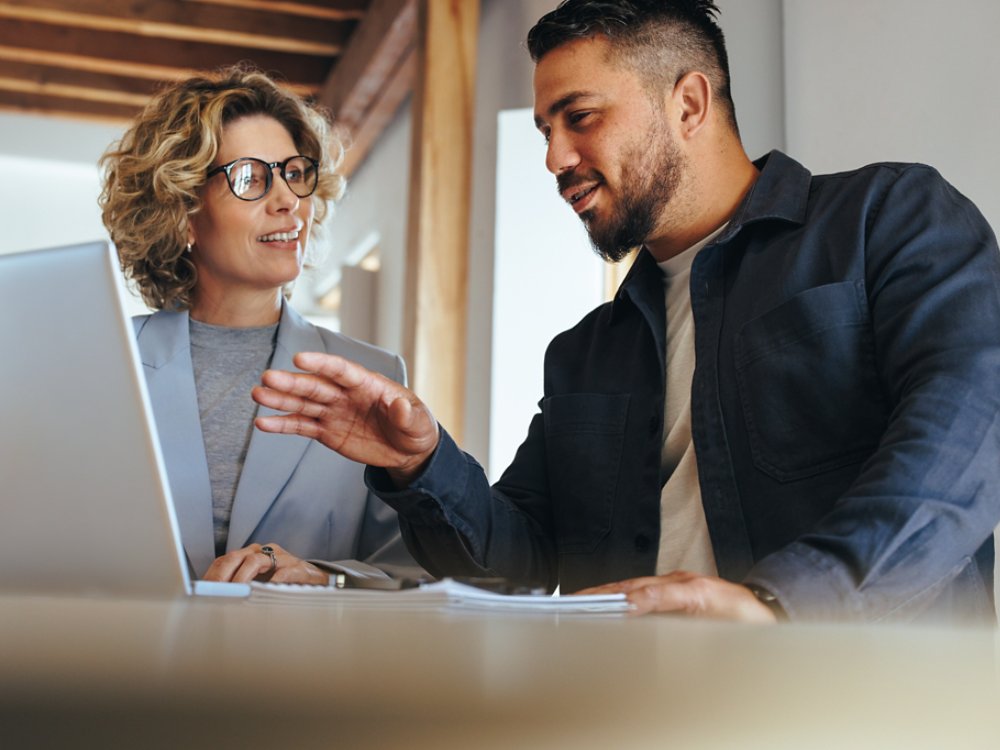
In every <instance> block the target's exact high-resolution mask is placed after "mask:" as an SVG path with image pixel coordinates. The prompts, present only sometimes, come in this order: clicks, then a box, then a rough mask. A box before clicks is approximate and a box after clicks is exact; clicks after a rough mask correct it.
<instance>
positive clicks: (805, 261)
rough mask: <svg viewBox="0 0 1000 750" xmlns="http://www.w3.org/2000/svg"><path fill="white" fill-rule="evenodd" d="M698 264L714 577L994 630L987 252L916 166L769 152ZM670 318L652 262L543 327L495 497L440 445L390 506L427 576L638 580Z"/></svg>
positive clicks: (991, 278)
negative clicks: (522, 433)
mask: <svg viewBox="0 0 1000 750" xmlns="http://www.w3.org/2000/svg"><path fill="white" fill-rule="evenodd" d="M758 167H759V168H760V169H761V174H760V176H759V178H758V180H757V182H756V184H755V185H754V187H753V189H752V190H751V191H750V193H749V194H748V195H747V197H746V198H745V199H744V201H743V203H742V204H741V206H740V207H739V209H738V210H737V211H736V213H735V214H734V216H733V217H732V219H731V221H730V222H729V225H728V226H727V228H726V230H725V231H724V232H723V233H722V234H721V235H720V236H719V237H718V238H716V240H715V241H714V242H712V243H711V244H710V245H708V246H707V247H706V248H705V249H704V250H702V251H701V253H699V255H698V257H697V258H696V259H695V262H694V266H693V269H692V274H691V304H692V309H693V313H694V319H695V328H696V340H695V356H696V369H695V374H694V381H693V383H692V402H691V408H692V431H693V437H694V444H695V451H696V454H697V460H698V472H699V478H700V483H701V493H702V502H703V504H704V507H705V515H706V519H707V521H708V527H709V533H710V535H711V538H712V543H713V547H714V551H715V556H716V562H717V565H718V569H719V575H721V576H722V577H724V578H727V579H729V580H734V581H747V582H753V583H756V584H759V585H761V586H763V587H765V588H767V589H768V590H770V591H771V592H773V593H774V594H775V595H776V596H777V597H778V599H779V601H780V602H781V604H782V606H783V607H784V609H785V610H786V611H787V613H788V615H789V617H790V618H791V619H821V620H834V619H836V620H919V621H929V620H937V621H940V620H945V621H958V620H962V621H974V622H990V621H995V616H994V610H993V605H992V565H993V541H992V532H993V529H994V527H995V526H996V525H997V523H998V522H1000V388H998V385H1000V252H998V249H997V242H996V238H995V236H994V234H993V232H992V231H991V229H990V227H989V226H988V224H987V223H986V221H985V220H984V218H983V217H982V215H981V214H980V213H979V211H978V210H977V209H976V208H975V206H973V205H972V203H970V202H969V201H968V200H967V199H966V198H964V197H963V196H962V195H961V194H959V193H958V192H957V191H956V190H955V189H954V188H953V187H952V186H950V185H949V184H948V183H947V182H945V181H944V179H942V178H941V176H940V175H939V174H938V173H937V172H936V171H934V170H933V169H931V168H930V167H926V166H923V165H914V164H876V165H872V166H869V167H865V168H863V169H860V170H856V171H852V172H845V173H841V174H834V175H824V176H812V175H810V173H809V172H808V171H807V170H806V169H805V168H804V167H802V166H801V165H800V164H798V163H797V162H795V161H793V160H792V159H790V158H788V157H787V156H785V155H784V154H781V153H779V152H773V153H771V154H770V155H768V156H767V157H765V158H764V159H762V160H761V161H760V162H758ZM664 317H665V311H664V299H663V281H662V276H661V271H660V269H659V268H658V267H657V266H656V264H655V262H654V260H653V258H652V257H651V256H650V255H649V254H648V253H647V252H645V251H643V252H641V253H640V256H639V257H638V259H637V260H636V263H635V265H634V266H633V268H632V270H631V271H630V273H629V275H628V277H627V278H626V280H625V282H624V283H623V284H622V287H621V289H620V290H619V292H618V294H617V296H616V298H615V299H614V300H613V301H612V302H610V303H608V304H605V305H602V306H601V307H599V308H597V309H596V310H594V311H593V312H592V313H590V314H589V315H588V316H587V317H585V318H584V319H583V320H582V321H581V322H580V323H579V324H578V325H577V326H576V327H574V328H573V329H571V330H569V331H566V332H565V333H562V334H560V335H559V336H557V337H556V338H555V339H554V340H553V341H552V343H551V344H550V346H549V349H548V351H547V353H546V359H545V393H544V397H543V398H542V400H541V402H540V413H539V414H537V415H536V416H535V418H534V419H533V421H532V422H531V425H530V427H529V430H528V436H527V438H526V440H525V442H524V443H523V444H522V445H521V447H520V449H519V450H518V452H517V455H516V457H515V459H514V462H513V463H512V464H511V466H510V467H509V468H508V469H507V471H506V472H505V473H504V475H503V476H502V477H501V478H500V481H499V482H497V483H496V485H494V486H493V487H492V488H490V487H489V485H488V482H487V480H486V477H485V475H484V473H483V471H482V469H481V468H480V467H479V465H478V464H477V463H476V462H475V461H474V459H472V458H471V457H470V456H468V455H467V454H464V453H462V452H461V451H460V450H459V449H458V448H457V447H456V446H455V445H454V443H453V442H452V441H451V439H450V438H449V437H448V436H447V434H446V433H444V434H443V436H442V441H441V444H440V446H439V447H438V450H437V452H436V453H435V455H434V457H433V458H432V460H431V462H430V464H429V466H428V467H427V469H426V471H425V472H424V474H423V475H422V476H421V477H420V478H419V479H418V480H417V481H416V482H414V483H413V484H412V485H411V487H410V488H408V489H407V490H405V491H402V492H393V491H391V490H390V489H389V485H388V483H387V481H386V478H385V476H384V474H383V473H382V472H380V471H377V470H373V469H369V471H368V481H369V483H370V486H371V487H372V488H373V489H374V490H375V491H376V492H377V494H379V495H380V496H381V497H382V498H383V499H384V500H385V501H386V502H387V503H389V504H390V505H392V506H393V507H395V508H396V509H397V510H398V511H399V514H400V522H401V525H402V527H403V534H404V538H405V539H406V541H407V544H408V545H409V546H410V548H411V551H412V552H413V553H414V555H415V556H416V557H417V559H418V560H419V561H420V562H421V563H422V564H423V565H424V566H425V567H426V568H427V569H428V570H430V571H431V572H432V573H435V574H437V575H455V574H475V573H478V574H483V573H488V574H500V575H504V576H508V577H510V578H512V579H514V580H517V581H531V582H536V581H538V582H544V583H545V584H546V585H547V586H549V587H550V588H554V587H555V586H556V585H557V584H558V585H560V586H561V588H562V591H563V592H570V591H574V590H577V589H579V588H582V587H585V586H590V585H595V584H599V583H603V582H607V581H613V580H619V579H624V578H629V577H634V576H640V575H651V574H653V572H654V571H655V566H656V557H657V545H658V543H659V538H660V530H659V523H660V511H659V503H660V488H661V486H662V484H663V482H664V481H665V479H666V477H663V476H661V475H660V460H659V457H660V450H661V447H662V440H663V437H662V430H663V425H662V419H663V398H664V391H665V385H666V384H665V382H664V377H665V375H664V372H665V371H664V349H665V346H664V343H665V342H664V336H665V320H664Z"/></svg>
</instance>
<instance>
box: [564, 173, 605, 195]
mask: <svg viewBox="0 0 1000 750" xmlns="http://www.w3.org/2000/svg"><path fill="white" fill-rule="evenodd" d="M591 182H604V175H602V174H601V173H600V172H598V171H597V170H591V171H588V172H577V171H576V170H573V171H572V172H563V173H562V174H558V175H556V188H557V189H558V191H559V194H560V195H562V193H563V191H564V190H568V189H569V188H574V187H576V186H578V185H584V184H587V183H591Z"/></svg>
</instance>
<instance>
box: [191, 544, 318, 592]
mask: <svg viewBox="0 0 1000 750" xmlns="http://www.w3.org/2000/svg"><path fill="white" fill-rule="evenodd" d="M266 546H267V547H268V548H269V549H270V550H271V554H268V553H267V552H266V551H265V550H264V547H262V546H261V545H259V544H250V545H248V546H246V547H244V548H243V549H238V550H233V551H232V552H227V553H226V554H224V555H223V556H222V557H217V558H215V562H213V563H212V564H211V565H210V566H209V568H208V570H207V571H206V572H205V580H206V581H236V582H238V583H249V582H250V581H254V580H257V581H271V582H273V583H310V584H314V585H317V586H325V585H326V584H328V583H329V582H330V576H329V575H328V574H327V573H324V572H323V571H322V570H320V569H319V568H317V567H316V566H315V565H313V564H312V563H309V562H306V561H305V560H300V559H299V558H297V557H296V556H295V555H293V554H291V553H289V552H286V551H285V550H284V548H282V547H281V546H280V545H278V544H274V543H273V542H272V543H271V544H268V545H266ZM271 555H273V556H274V557H273V558H272V556H271ZM272 559H273V564H272Z"/></svg>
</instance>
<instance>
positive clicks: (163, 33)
mask: <svg viewBox="0 0 1000 750" xmlns="http://www.w3.org/2000/svg"><path fill="white" fill-rule="evenodd" d="M0 18H8V19H20V20H24V21H32V22H38V23H45V24H53V25H62V26H70V27H75V28H79V29H91V30H96V31H119V32H125V33H128V34H136V35H139V36H142V37H158V38H167V39H177V40H186V41H197V42H204V43H209V44H221V45H227V46H239V47H248V48H251V49H261V50H273V51H282V52H296V53H299V54H313V55H336V54H337V53H338V52H339V51H340V49H341V47H343V45H344V43H345V41H346V40H347V38H348V35H349V33H350V31H351V27H352V25H353V24H352V23H349V22H345V21H330V20H325V19H316V18H305V17H301V16H289V15H281V14H277V13H273V12H270V11H265V10H253V9H242V8H232V7H226V6H218V5H205V4H199V3H191V2H176V1H175V0H144V2H141V3H137V2H134V0H4V1H3V2H0Z"/></svg>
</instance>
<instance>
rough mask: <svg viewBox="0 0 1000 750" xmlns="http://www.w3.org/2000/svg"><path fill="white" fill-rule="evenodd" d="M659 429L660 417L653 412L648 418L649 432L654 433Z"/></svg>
mask: <svg viewBox="0 0 1000 750" xmlns="http://www.w3.org/2000/svg"><path fill="white" fill-rule="evenodd" d="M659 431H660V418H659V417H658V416H656V415H655V414H654V415H653V416H651V417H650V418H649V434H650V435H651V436H652V435H656V433H658V432H659Z"/></svg>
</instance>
